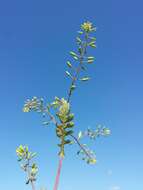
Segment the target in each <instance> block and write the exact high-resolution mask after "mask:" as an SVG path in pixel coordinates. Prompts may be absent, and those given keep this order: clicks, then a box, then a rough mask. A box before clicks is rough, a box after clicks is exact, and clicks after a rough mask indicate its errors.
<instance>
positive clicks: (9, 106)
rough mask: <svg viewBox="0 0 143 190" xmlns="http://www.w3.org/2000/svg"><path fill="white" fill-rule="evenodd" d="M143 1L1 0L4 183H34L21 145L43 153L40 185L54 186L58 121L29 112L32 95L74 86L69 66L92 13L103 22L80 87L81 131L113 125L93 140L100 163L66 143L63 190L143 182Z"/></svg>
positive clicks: (0, 182)
mask: <svg viewBox="0 0 143 190" xmlns="http://www.w3.org/2000/svg"><path fill="white" fill-rule="evenodd" d="M142 6H143V3H142V1H129V0H126V1H123V0H121V1H113V0H108V1H103V0H100V1H97V0H88V1H86V0H85V1H80V0H76V1H75V0H73V1H65V0H61V1H49V0H41V1H37V0H35V1H31V0H30V1H27V0H25V1H16V0H13V1H10V0H5V1H1V2H0V88H1V91H0V105H1V106H0V115H1V119H0V129H1V133H0V150H1V156H0V169H1V172H0V189H3V190H9V189H11V190H19V189H21V190H28V189H30V187H29V186H25V184H24V182H25V181H24V180H25V175H24V173H22V171H21V170H20V167H19V165H18V163H17V161H16V159H17V158H16V155H15V149H16V147H17V146H18V145H19V144H27V145H29V147H30V148H31V149H32V150H33V151H36V152H37V153H38V158H37V163H38V165H39V176H38V180H37V187H38V188H40V187H41V186H44V187H47V190H49V189H52V187H53V183H54V178H55V174H56V167H57V164H58V157H57V151H58V148H57V147H56V144H57V142H58V141H57V139H56V137H55V134H54V130H53V129H52V127H53V126H51V127H49V128H44V127H43V126H42V125H41V117H40V116H39V115H37V114H34V113H29V114H25V113H23V112H22V107H23V104H24V101H25V100H26V99H27V98H31V97H33V96H37V97H44V99H45V100H46V101H52V100H53V98H54V96H59V97H64V96H65V95H66V90H67V88H68V86H69V81H68V80H66V78H65V75H64V71H65V69H66V65H65V63H66V60H67V59H68V57H69V55H68V52H69V51H70V50H73V49H74V48H75V41H74V39H75V37H76V31H78V29H79V26H80V24H81V23H82V22H83V21H85V20H90V21H91V22H93V23H94V24H95V25H96V27H97V33H96V37H97V49H96V51H95V53H94V55H95V56H96V63H95V64H94V65H91V67H90V68H89V71H88V72H89V74H90V76H91V77H92V80H91V81H90V82H89V83H88V84H84V85H80V86H79V88H78V90H77V91H76V92H75V94H74V95H73V99H72V101H73V107H72V111H73V112H74V113H75V115H76V124H77V126H76V129H75V130H76V132H77V131H78V130H80V129H81V130H84V129H86V128H87V127H88V126H90V127H91V128H95V126H96V125H97V124H99V123H100V124H104V125H106V126H107V127H109V128H110V129H111V130H112V135H111V136H110V137H109V138H100V139H98V140H97V142H96V143H95V144H93V148H94V149H95V151H96V154H97V159H98V163H97V165H96V166H95V167H93V166H89V165H86V164H85V163H84V162H82V161H81V160H80V159H78V158H77V156H76V150H77V147H76V146H75V147H69V148H67V149H66V152H67V156H66V158H65V161H64V164H63V169H62V175H61V182H60V187H59V190H73V189H74V190H78V189H79V190H81V189H82V190H87V189H90V190H97V189H98V190H135V189H137V190H142V189H143V182H142V178H143V173H142V171H143V165H142V161H143V149H142V146H143V141H142V134H143V127H142V126H143V117H142V112H143V98H142V97H143V89H142V83H143V72H142V71H143V54H142V47H143V38H142V34H143V25H142V18H143V13H142Z"/></svg>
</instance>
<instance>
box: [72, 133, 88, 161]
mask: <svg viewBox="0 0 143 190" xmlns="http://www.w3.org/2000/svg"><path fill="white" fill-rule="evenodd" d="M70 136H71V137H72V138H73V139H74V140H75V141H76V143H77V144H78V145H79V147H80V148H81V149H82V150H83V151H84V153H85V154H86V155H87V156H88V157H89V158H90V159H92V157H91V156H90V154H89V153H88V152H87V151H86V149H85V148H84V146H83V145H82V144H81V143H80V142H79V140H78V139H77V138H76V137H75V136H74V135H70Z"/></svg>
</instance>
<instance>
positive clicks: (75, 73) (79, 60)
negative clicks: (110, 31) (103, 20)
mask: <svg viewBox="0 0 143 190" xmlns="http://www.w3.org/2000/svg"><path fill="white" fill-rule="evenodd" d="M95 31H96V28H95V27H93V25H92V23H90V22H84V23H83V24H82V25H81V27H80V31H78V36H77V37H76V45H77V50H74V51H70V52H69V54H70V58H71V59H72V61H70V59H69V60H68V61H67V62H66V65H67V67H68V70H67V71H66V72H65V73H66V76H67V77H68V78H69V79H70V80H71V84H70V87H69V90H68V92H67V98H59V97H55V99H54V101H53V102H48V103H46V105H45V104H44V101H43V99H42V98H37V97H33V98H32V99H31V100H29V99H28V100H27V101H26V102H25V104H24V107H23V111H24V112H30V111H35V112H38V113H41V114H42V116H43V118H44V120H45V121H44V122H43V125H45V126H47V125H50V124H51V123H52V124H54V125H55V133H56V136H57V138H58V139H59V141H60V143H59V144H58V147H59V149H60V151H59V156H60V157H64V156H65V145H71V144H74V143H76V144H77V145H78V146H79V148H80V149H79V150H78V152H77V154H78V155H79V156H80V157H81V158H82V160H85V161H86V162H87V163H88V164H95V163H96V155H95V152H94V151H92V150H90V149H89V148H88V146H87V145H86V144H83V143H81V142H80V141H81V139H83V137H85V136H88V137H89V138H90V139H94V140H95V139H96V138H97V137H99V136H108V135H109V134H110V130H109V129H108V128H105V127H101V126H98V127H97V128H96V129H95V130H91V129H87V130H86V131H85V132H82V131H80V132H79V134H78V136H77V137H76V136H75V135H74V126H75V124H74V118H75V116H74V114H73V113H72V112H71V96H72V93H73V92H74V90H75V89H76V88H77V83H78V81H83V82H85V81H89V79H90V77H87V75H86V76H85V72H86V71H87V68H88V65H90V64H92V63H93V62H94V61H95V58H94V56H91V55H88V49H92V48H95V47H96V38H95V37H94V36H92V33H93V32H95ZM83 72H84V75H83V74H82V73H83ZM16 152H17V155H18V161H19V162H24V163H23V165H22V169H23V170H24V171H25V172H28V179H27V182H26V184H28V183H29V182H33V181H35V180H36V174H37V172H38V168H37V165H36V164H35V163H30V162H31V160H32V159H33V158H34V157H35V155H36V154H35V153H31V152H29V150H28V147H27V146H24V147H23V146H22V145H20V146H19V147H18V148H17V149H16Z"/></svg>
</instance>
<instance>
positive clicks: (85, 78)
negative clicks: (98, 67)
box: [80, 77, 90, 81]
mask: <svg viewBox="0 0 143 190" xmlns="http://www.w3.org/2000/svg"><path fill="white" fill-rule="evenodd" d="M80 80H81V81H88V80H90V78H89V77H84V78H81V79H80Z"/></svg>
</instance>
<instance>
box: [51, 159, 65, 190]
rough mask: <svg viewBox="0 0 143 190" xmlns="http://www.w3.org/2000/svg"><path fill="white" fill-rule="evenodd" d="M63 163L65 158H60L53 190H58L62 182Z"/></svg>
mask: <svg viewBox="0 0 143 190" xmlns="http://www.w3.org/2000/svg"><path fill="white" fill-rule="evenodd" d="M62 161H63V158H60V160H59V165H58V170H57V175H56V179H55V184H54V189H53V190H58V185H59V181H60V173H61V168H62Z"/></svg>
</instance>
